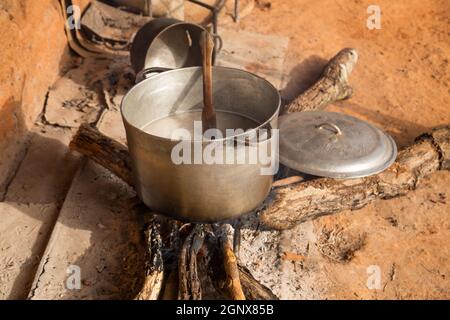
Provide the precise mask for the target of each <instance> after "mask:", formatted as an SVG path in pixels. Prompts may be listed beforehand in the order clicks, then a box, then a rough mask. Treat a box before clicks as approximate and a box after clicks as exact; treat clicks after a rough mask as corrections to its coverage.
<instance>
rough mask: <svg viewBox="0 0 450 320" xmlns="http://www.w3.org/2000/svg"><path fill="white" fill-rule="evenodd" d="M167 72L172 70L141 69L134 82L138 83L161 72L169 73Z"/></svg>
mask: <svg viewBox="0 0 450 320" xmlns="http://www.w3.org/2000/svg"><path fill="white" fill-rule="evenodd" d="M169 70H172V69H170V68H164V67H151V68H146V69H142V70H141V71H139V72H138V73H137V75H136V80H135V82H136V83H139V82H141V81H142V80H145V79H147V78H150V77H151V76H152V74H154V73H161V72H164V71H169Z"/></svg>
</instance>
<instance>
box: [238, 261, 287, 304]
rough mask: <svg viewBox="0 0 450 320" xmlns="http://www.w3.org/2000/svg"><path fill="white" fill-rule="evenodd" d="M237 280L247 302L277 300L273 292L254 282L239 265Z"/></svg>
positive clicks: (248, 273) (246, 270)
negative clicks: (238, 279)
mask: <svg viewBox="0 0 450 320" xmlns="http://www.w3.org/2000/svg"><path fill="white" fill-rule="evenodd" d="M238 267H239V278H240V279H241V285H242V291H244V295H245V298H246V299H247V300H278V297H277V296H276V295H275V294H273V292H272V291H271V290H270V289H269V288H267V287H266V286H264V285H262V284H261V283H259V282H258V280H256V279H255V278H254V277H253V275H252V274H251V273H250V270H248V269H247V268H246V267H244V266H241V265H239V266H238Z"/></svg>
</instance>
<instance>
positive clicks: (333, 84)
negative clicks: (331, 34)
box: [284, 48, 358, 113]
mask: <svg viewBox="0 0 450 320" xmlns="http://www.w3.org/2000/svg"><path fill="white" fill-rule="evenodd" d="M357 61H358V53H357V52H356V50H355V49H351V48H346V49H343V50H341V51H339V53H338V54H337V55H335V56H334V57H333V58H332V59H331V60H330V61H329V62H328V64H327V65H326V66H325V68H324V70H323V72H322V75H321V76H320V78H319V80H317V82H316V83H314V84H313V85H312V86H311V87H310V88H309V89H307V90H306V91H305V92H303V93H302V94H300V95H299V96H298V97H297V98H296V99H295V100H294V101H292V102H291V103H289V104H288V105H287V106H286V107H285V108H284V112H285V113H292V112H299V111H306V110H316V109H320V108H322V107H323V106H325V105H327V104H329V103H332V102H334V101H338V100H343V99H348V98H350V96H351V95H352V93H353V90H352V88H351V87H350V85H349V84H348V76H349V75H350V73H351V72H352V70H353V68H354V67H355V64H356V62H357Z"/></svg>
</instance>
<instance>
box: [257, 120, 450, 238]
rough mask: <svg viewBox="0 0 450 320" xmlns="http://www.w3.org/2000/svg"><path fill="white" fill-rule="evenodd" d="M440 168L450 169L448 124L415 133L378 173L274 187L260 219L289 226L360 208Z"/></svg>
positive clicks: (404, 190) (274, 225)
mask: <svg viewBox="0 0 450 320" xmlns="http://www.w3.org/2000/svg"><path fill="white" fill-rule="evenodd" d="M440 169H445V170H449V169H450V126H446V127H442V128H439V129H435V130H433V131H431V132H430V133H428V134H424V135H422V136H420V137H418V138H417V139H416V142H415V143H414V144H413V145H412V146H410V147H408V148H406V149H404V150H403V151H401V152H399V154H398V157H397V160H396V161H395V163H394V164H393V165H392V166H391V167H390V168H388V169H387V170H385V171H384V172H382V173H380V174H377V175H374V176H370V177H366V178H360V179H350V180H337V179H328V178H319V179H315V180H310V181H307V182H304V183H297V184H292V185H287V186H283V187H280V188H274V189H273V190H272V192H271V194H270V195H269V197H268V198H267V199H266V201H265V204H264V208H263V210H262V211H261V213H260V219H261V222H262V223H263V224H264V225H266V226H267V227H269V228H274V229H280V230H282V229H288V228H292V227H293V226H295V225H296V224H298V223H301V222H304V221H306V220H311V219H315V218H317V217H320V216H323V215H327V214H331V213H336V212H339V211H342V210H348V209H351V210H355V209H359V208H362V207H364V206H365V205H366V204H368V203H370V202H372V201H374V200H376V199H389V198H393V197H397V196H401V195H404V194H406V193H407V192H408V191H410V190H414V189H416V187H417V185H418V183H419V182H420V181H421V180H422V178H424V177H425V176H427V175H429V174H431V173H433V172H434V171H437V170H440ZM294 181H295V180H294Z"/></svg>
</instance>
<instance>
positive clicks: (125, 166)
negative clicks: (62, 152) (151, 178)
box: [69, 123, 134, 186]
mask: <svg viewBox="0 0 450 320" xmlns="http://www.w3.org/2000/svg"><path fill="white" fill-rule="evenodd" d="M69 148H70V149H71V150H75V151H78V152H79V153H81V154H83V155H85V156H87V157H88V158H89V159H91V160H93V161H95V162H97V163H98V164H99V165H101V166H103V167H104V168H106V169H108V170H109V171H111V172H112V173H114V174H115V175H117V176H118V177H119V178H121V179H122V180H123V181H125V182H126V183H128V184H129V185H130V186H133V185H134V183H133V172H132V169H131V158H130V154H129V153H128V148H127V147H125V146H124V145H123V144H121V143H119V142H117V141H116V140H114V139H111V138H109V137H107V136H105V135H104V134H102V133H101V132H100V131H98V130H97V129H96V128H95V127H93V126H91V125H89V124H87V123H86V124H82V125H81V126H80V128H79V129H78V132H77V133H76V135H75V136H74V137H73V138H72V141H71V142H70V145H69Z"/></svg>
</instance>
